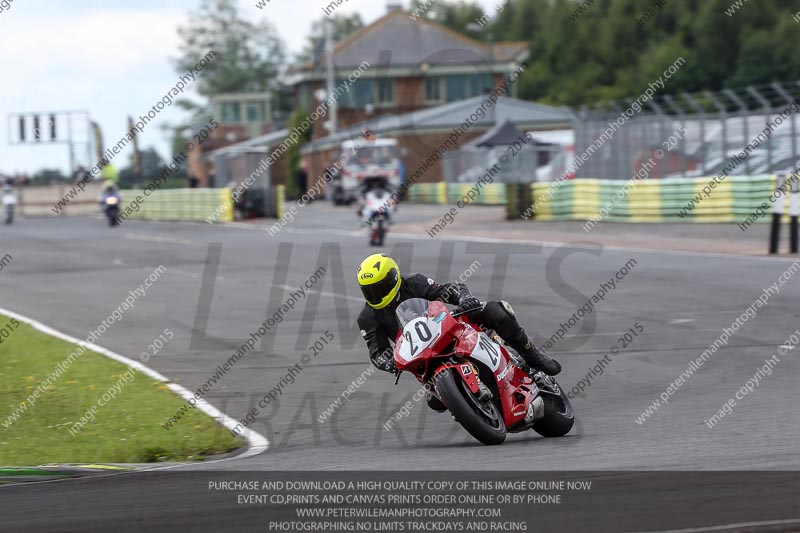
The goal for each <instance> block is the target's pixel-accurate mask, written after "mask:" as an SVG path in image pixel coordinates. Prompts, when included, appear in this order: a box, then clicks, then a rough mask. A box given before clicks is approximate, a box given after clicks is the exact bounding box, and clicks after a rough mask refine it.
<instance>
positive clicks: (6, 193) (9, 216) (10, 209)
mask: <svg viewBox="0 0 800 533" xmlns="http://www.w3.org/2000/svg"><path fill="white" fill-rule="evenodd" d="M16 205H17V193H16V192H15V191H14V181H13V180H12V179H11V178H8V179H7V180H6V182H5V184H4V185H3V210H4V211H5V223H6V224H11V223H13V222H14V209H15V207H16Z"/></svg>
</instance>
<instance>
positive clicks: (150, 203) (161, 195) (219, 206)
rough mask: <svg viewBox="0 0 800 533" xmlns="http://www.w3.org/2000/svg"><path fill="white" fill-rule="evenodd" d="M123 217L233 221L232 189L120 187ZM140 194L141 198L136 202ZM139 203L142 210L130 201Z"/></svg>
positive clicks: (121, 215)
mask: <svg viewBox="0 0 800 533" xmlns="http://www.w3.org/2000/svg"><path fill="white" fill-rule="evenodd" d="M120 194H121V196H122V204H121V206H120V218H122V219H123V220H127V219H138V220H184V221H197V222H205V221H206V220H207V219H210V220H214V221H215V222H231V221H233V199H232V197H231V190H230V189H227V188H223V189H165V190H162V191H153V192H152V193H150V195H149V196H145V194H144V192H143V191H140V190H123V191H120ZM137 196H138V197H140V198H141V202H140V203H139V202H137ZM132 203H134V204H136V203H138V204H139V210H138V211H136V210H135V209H136V206H135V205H134V206H132V207H130V206H131V204H132Z"/></svg>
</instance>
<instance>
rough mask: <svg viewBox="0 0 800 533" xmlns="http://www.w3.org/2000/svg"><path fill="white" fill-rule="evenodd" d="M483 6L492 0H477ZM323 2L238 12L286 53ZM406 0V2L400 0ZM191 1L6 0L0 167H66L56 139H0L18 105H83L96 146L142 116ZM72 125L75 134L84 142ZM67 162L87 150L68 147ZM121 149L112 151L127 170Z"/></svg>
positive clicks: (363, 7)
mask: <svg viewBox="0 0 800 533" xmlns="http://www.w3.org/2000/svg"><path fill="white" fill-rule="evenodd" d="M477 2H478V3H480V4H482V5H484V6H485V8H486V9H487V10H488V9H492V8H494V7H495V6H496V5H497V4H498V3H499V0H477ZM329 3H330V0H271V2H270V4H269V6H268V7H267V8H265V9H257V8H256V7H255V4H256V0H240V5H241V7H242V13H243V15H244V16H246V17H253V18H254V19H259V18H266V19H267V20H268V21H269V22H271V23H272V24H273V25H274V26H275V28H276V29H277V31H278V33H279V34H280V37H281V39H282V40H283V41H284V43H285V44H286V46H287V49H288V50H289V52H290V53H297V52H299V51H300V50H301V49H302V47H303V43H304V42H305V39H306V36H307V34H308V32H309V30H310V27H311V22H312V21H313V20H315V19H318V18H320V17H321V16H323V15H324V14H323V12H322V8H323V6H325V5H328V4H329ZM403 3H404V5H405V6H406V7H407V6H408V5H409V3H410V2H409V0H404V2H403ZM199 4H200V0H128V1H121V0H13V1H12V2H11V7H10V8H8V9H6V10H4V11H2V12H0V117H1V118H2V121H3V125H2V127H0V172H2V173H6V174H13V173H15V172H33V171H35V170H38V169H40V168H42V167H49V168H60V169H61V170H62V171H64V172H66V171H67V168H68V166H69V164H68V162H69V158H68V151H67V146H66V145H55V146H35V147H22V146H17V145H13V146H12V145H9V143H8V141H9V139H8V137H9V131H8V128H9V125H8V115H9V114H11V113H21V112H28V111H37V112H44V111H51V110H52V111H55V110H67V109H72V110H85V111H88V112H89V114H90V115H91V117H92V119H93V120H95V121H97V122H98V123H99V124H100V126H101V128H102V129H103V133H104V137H105V143H106V146H108V145H111V144H114V143H116V142H117V141H118V140H119V139H120V138H121V137H122V136H123V135H124V132H125V130H126V120H127V118H126V117H127V116H128V115H133V116H138V115H139V114H145V113H146V112H147V111H148V110H149V109H150V108H151V107H152V106H153V104H154V103H155V102H156V101H157V100H158V99H159V98H161V96H162V95H163V94H164V93H165V92H167V91H168V90H169V88H170V87H172V86H173V85H174V84H175V83H176V81H177V77H178V74H177V73H176V72H175V70H174V69H173V66H172V65H173V63H172V59H174V58H175V57H176V56H177V47H178V35H177V27H178V26H180V25H183V24H185V23H186V21H187V20H188V13H189V12H190V11H192V10H194V9H196V8H197V7H198V6H199ZM337 11H338V12H342V13H353V12H358V13H360V14H361V17H362V19H363V20H364V23H365V24H369V23H371V22H372V21H374V20H375V19H377V18H378V17H380V16H381V15H383V14H384V13H385V12H386V1H385V0H346V1H345V2H344V3H343V4H342V5H341V6H339V8H338V10H337ZM181 117H182V112H181V111H180V110H178V109H172V108H170V109H166V110H165V111H163V112H162V113H161V114H159V116H158V118H157V119H156V120H155V121H154V122H152V123H151V124H149V125H148V126H147V128H146V129H145V131H144V133H142V134H141V135H140V146H141V147H143V148H145V147H149V146H154V147H155V148H156V149H157V150H158V151H159V152H160V153H161V155H162V157H163V158H164V159H166V158H167V156H168V154H169V143H168V140H167V135H166V134H165V133H164V132H163V131H162V130H161V129H160V126H161V125H164V124H166V123H176V122H178V121H179V120H180V119H181ZM85 129H86V128H84V127H82V124H76V126H75V135H76V136H77V137H79V140H81V141H84V140H85V138H86V131H85ZM76 151H77V153H76V159H77V162H78V163H79V164H80V163H84V164H85V163H86V159H87V157H88V156H87V149H86V147H85V145H84V146H83V147H80V146H79V147H76ZM128 157H129V151H128V150H126V151H125V152H123V153H121V154H120V155H118V156H117V157H116V158H115V160H114V162H115V164H116V166H117V168H121V167H124V166H127V163H128Z"/></svg>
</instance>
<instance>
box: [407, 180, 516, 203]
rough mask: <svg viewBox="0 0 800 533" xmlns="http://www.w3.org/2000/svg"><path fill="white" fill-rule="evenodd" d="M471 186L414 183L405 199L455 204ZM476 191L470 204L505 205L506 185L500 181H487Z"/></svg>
mask: <svg viewBox="0 0 800 533" xmlns="http://www.w3.org/2000/svg"><path fill="white" fill-rule="evenodd" d="M473 187H475V185H474V184H473V183H444V182H441V183H415V184H414V185H412V186H411V187H409V189H408V196H407V199H408V201H409V202H411V203H419V204H439V205H445V204H457V203H458V202H459V201H460V200H461V198H463V197H464V195H466V194H467V192H468V191H469V190H470V189H472V188H473ZM478 192H479V193H480V194H479V195H478V196H476V197H475V198H474V199H473V201H472V202H470V203H471V204H478V205H506V202H507V201H508V200H507V194H506V186H505V185H504V184H501V183H489V184H487V185H484V186H482V187H480V189H479V191H478Z"/></svg>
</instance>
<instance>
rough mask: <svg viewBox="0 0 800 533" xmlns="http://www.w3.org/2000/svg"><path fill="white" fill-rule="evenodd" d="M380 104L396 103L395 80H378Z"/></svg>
mask: <svg viewBox="0 0 800 533" xmlns="http://www.w3.org/2000/svg"><path fill="white" fill-rule="evenodd" d="M376 100H377V103H378V104H392V103H394V80H378V94H377V98H376Z"/></svg>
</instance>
